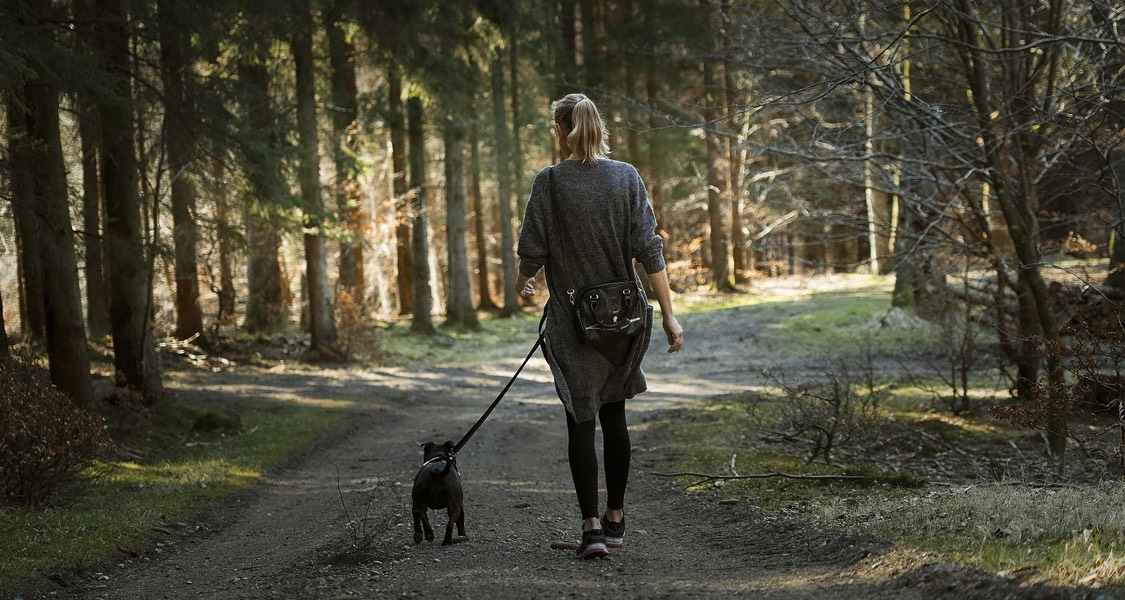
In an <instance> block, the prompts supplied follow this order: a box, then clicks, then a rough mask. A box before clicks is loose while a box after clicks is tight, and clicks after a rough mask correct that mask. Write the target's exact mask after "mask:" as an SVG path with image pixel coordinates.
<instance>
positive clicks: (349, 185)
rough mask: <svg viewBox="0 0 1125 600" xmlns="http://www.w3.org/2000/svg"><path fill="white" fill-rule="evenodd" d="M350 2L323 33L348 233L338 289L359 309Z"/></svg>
mask: <svg viewBox="0 0 1125 600" xmlns="http://www.w3.org/2000/svg"><path fill="white" fill-rule="evenodd" d="M346 4H347V0H335V2H333V4H332V7H331V9H330V10H328V11H326V13H325V14H326V16H325V30H326V31H327V34H328V35H327V37H328V63H329V66H330V67H331V75H330V79H331V84H332V107H331V111H332V134H333V135H332V137H331V138H330V142H329V146H330V147H331V151H332V156H333V160H334V163H335V166H336V179H335V181H334V182H333V185H332V188H333V192H334V195H335V198H336V210H337V211H338V214H339V215H340V222H341V225H342V226H343V229H344V231H345V232H346V235H345V237H344V239H342V240H341V241H340V264H339V270H340V278H339V283H340V287H341V288H342V289H343V290H344V291H347V292H348V293H349V294H351V297H352V300H353V301H354V302H355V303H356V305H357V306H362V305H363V304H364V289H365V287H366V284H365V282H364V278H363V233H364V231H365V229H366V227H365V223H364V218H365V216H366V215H365V213H364V211H363V208H362V205H361V202H362V190H361V189H360V184H359V181H358V177H359V168H358V163H357V161H356V156H357V154H358V152H359V147H358V140H359V135H358V132H356V131H354V130H353V127H354V124H355V120H356V116H357V114H358V108H357V107H358V101H357V98H356V95H357V87H356V74H355V45H354V44H353V43H352V42H351V40H349V39H348V36H347V32H346V31H345V28H346V26H347V24H346V23H344V22H343V21H342V18H343V15H342V13H343V10H344V8H345V5H346Z"/></svg>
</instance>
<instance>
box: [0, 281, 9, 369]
mask: <svg viewBox="0 0 1125 600" xmlns="http://www.w3.org/2000/svg"><path fill="white" fill-rule="evenodd" d="M9 356H11V354H10V353H9V351H8V325H7V323H5V322H4V294H0V360H4V359H6V358H8V357H9Z"/></svg>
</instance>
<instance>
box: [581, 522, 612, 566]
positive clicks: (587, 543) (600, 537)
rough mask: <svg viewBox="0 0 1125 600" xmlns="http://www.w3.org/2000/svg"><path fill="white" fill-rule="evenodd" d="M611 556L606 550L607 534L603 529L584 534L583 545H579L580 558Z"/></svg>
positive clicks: (584, 532)
mask: <svg viewBox="0 0 1125 600" xmlns="http://www.w3.org/2000/svg"><path fill="white" fill-rule="evenodd" d="M606 556H609V550H606V548H605V534H604V533H602V530H601V529H591V530H590V531H583V532H582V543H581V544H579V545H578V558H581V559H587V558H604V557H606Z"/></svg>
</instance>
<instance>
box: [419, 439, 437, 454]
mask: <svg viewBox="0 0 1125 600" xmlns="http://www.w3.org/2000/svg"><path fill="white" fill-rule="evenodd" d="M419 445H420V446H421V447H422V453H423V454H425V453H427V452H429V451H430V448H433V447H434V446H435V445H436V444H434V443H433V442H426V443H425V444H419Z"/></svg>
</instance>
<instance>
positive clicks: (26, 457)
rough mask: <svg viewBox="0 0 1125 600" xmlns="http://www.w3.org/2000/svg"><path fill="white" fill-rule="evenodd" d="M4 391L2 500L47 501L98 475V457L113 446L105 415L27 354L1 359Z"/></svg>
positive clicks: (0, 405)
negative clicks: (54, 381)
mask: <svg viewBox="0 0 1125 600" xmlns="http://www.w3.org/2000/svg"><path fill="white" fill-rule="evenodd" d="M0 390H3V391H4V393H3V394H0V501H3V502H5V503H9V504H22V505H31V504H47V503H50V502H51V501H52V500H53V499H54V498H56V497H57V496H58V494H59V493H60V492H61V491H63V490H64V489H65V488H67V487H69V486H71V485H73V484H76V483H79V482H81V481H84V480H86V479H87V478H89V477H93V476H94V475H95V473H94V469H93V467H94V464H95V461H96V460H97V459H98V458H102V457H105V456H106V455H107V454H108V453H109V450H110V448H111V447H112V443H111V442H110V440H109V438H108V436H107V435H106V432H105V428H104V426H103V424H102V419H101V417H99V416H98V415H96V414H94V413H92V412H90V411H88V410H86V409H84V408H82V407H80V406H77V405H76V404H75V403H74V401H73V400H71V398H70V397H69V396H67V395H66V394H64V393H63V392H61V391H60V390H58V389H57V388H55V387H53V386H52V385H51V384H50V382H49V381H48V378H47V374H46V370H45V369H43V368H42V367H38V366H36V365H35V364H33V363H32V361H31V360H30V359H28V358H27V357H11V358H6V359H0Z"/></svg>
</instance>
